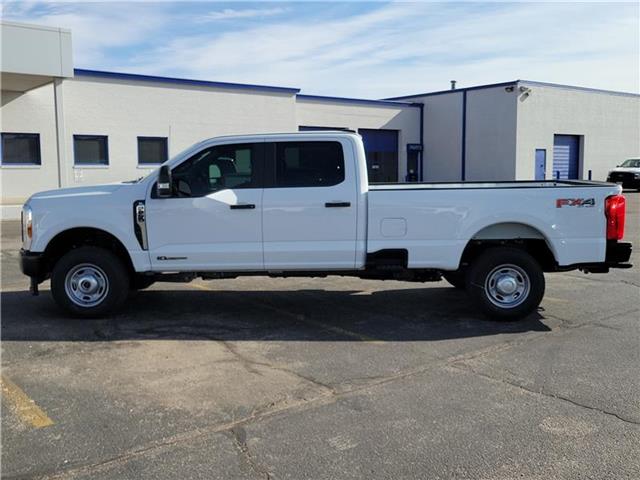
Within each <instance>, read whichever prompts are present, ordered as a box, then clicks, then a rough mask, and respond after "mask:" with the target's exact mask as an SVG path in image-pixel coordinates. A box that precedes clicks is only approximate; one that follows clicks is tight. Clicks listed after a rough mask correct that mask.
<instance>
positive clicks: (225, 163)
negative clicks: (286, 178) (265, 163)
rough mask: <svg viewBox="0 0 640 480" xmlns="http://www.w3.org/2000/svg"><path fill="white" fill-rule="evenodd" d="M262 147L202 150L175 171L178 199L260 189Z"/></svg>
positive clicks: (250, 146) (236, 145) (175, 187)
mask: <svg viewBox="0 0 640 480" xmlns="http://www.w3.org/2000/svg"><path fill="white" fill-rule="evenodd" d="M260 151H262V144H255V143H252V144H234V145H218V146H215V147H210V148H207V149H205V150H202V151H200V152H198V153H196V154H195V155H193V156H192V157H191V158H189V159H188V160H186V161H184V162H183V163H181V164H180V165H178V166H177V167H176V168H174V169H173V170H172V177H173V193H174V195H175V196H177V197H203V196H205V195H208V194H210V193H213V192H216V191H218V190H224V189H230V188H233V189H236V188H258V187H259V179H258V170H259V169H258V168H257V166H258V158H259V156H260V154H259V152H260Z"/></svg>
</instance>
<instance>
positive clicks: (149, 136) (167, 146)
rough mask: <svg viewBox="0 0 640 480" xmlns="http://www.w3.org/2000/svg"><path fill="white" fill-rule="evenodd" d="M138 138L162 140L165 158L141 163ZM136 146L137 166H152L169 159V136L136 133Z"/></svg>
mask: <svg viewBox="0 0 640 480" xmlns="http://www.w3.org/2000/svg"><path fill="white" fill-rule="evenodd" d="M140 140H164V147H165V157H166V158H165V160H163V161H162V162H157V163H148V162H145V163H141V162H140ZM136 147H137V149H138V166H153V165H162V164H163V163H164V162H166V161H167V160H168V159H169V137H162V136H151V135H138V136H137V137H136Z"/></svg>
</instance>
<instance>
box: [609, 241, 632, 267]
mask: <svg viewBox="0 0 640 480" xmlns="http://www.w3.org/2000/svg"><path fill="white" fill-rule="evenodd" d="M631 250H632V247H631V243H629V242H616V241H612V242H608V243H607V254H606V256H605V259H604V262H605V263H607V264H609V263H611V264H626V263H627V262H628V261H629V259H630V258H631ZM629 266H631V265H629Z"/></svg>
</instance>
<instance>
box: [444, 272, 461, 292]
mask: <svg viewBox="0 0 640 480" xmlns="http://www.w3.org/2000/svg"><path fill="white" fill-rule="evenodd" d="M466 273H467V272H465V271H464V270H456V271H455V272H444V273H443V274H442V277H443V278H444V279H445V280H446V281H447V282H449V284H450V285H451V286H452V287H456V288H459V289H460V290H465V289H466V288H467V275H466Z"/></svg>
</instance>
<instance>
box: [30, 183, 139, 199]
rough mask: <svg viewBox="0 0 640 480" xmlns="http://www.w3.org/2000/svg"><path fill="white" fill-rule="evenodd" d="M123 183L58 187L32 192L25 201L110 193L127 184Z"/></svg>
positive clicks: (79, 197)
mask: <svg viewBox="0 0 640 480" xmlns="http://www.w3.org/2000/svg"><path fill="white" fill-rule="evenodd" d="M127 185H128V184H124V183H114V184H109V185H95V186H91V187H71V188H58V189H56V190H46V191H44V192H38V193H35V194H33V195H32V196H31V197H30V198H29V200H27V203H29V202H30V201H32V200H53V199H58V198H73V197H78V200H81V199H82V198H84V197H96V196H100V195H110V194H112V193H113V192H115V191H117V190H120V189H121V188H123V187H125V188H126V186H127Z"/></svg>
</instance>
